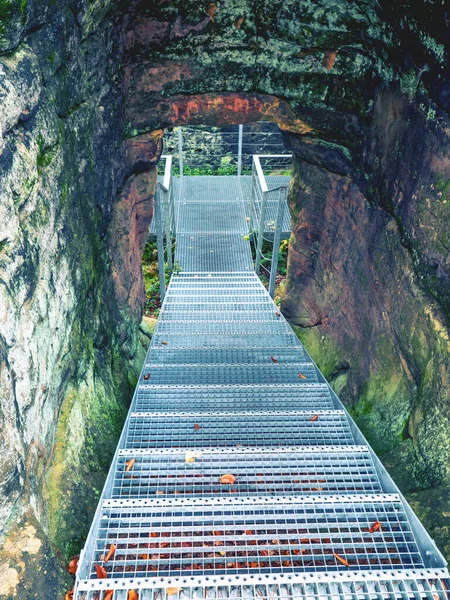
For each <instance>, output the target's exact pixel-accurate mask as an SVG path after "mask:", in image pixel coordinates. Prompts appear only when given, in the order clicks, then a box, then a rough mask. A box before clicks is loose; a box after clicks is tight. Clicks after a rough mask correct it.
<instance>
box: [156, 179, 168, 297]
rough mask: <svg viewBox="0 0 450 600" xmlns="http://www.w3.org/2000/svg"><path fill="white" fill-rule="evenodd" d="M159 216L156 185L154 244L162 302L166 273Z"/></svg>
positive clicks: (158, 187) (159, 190) (161, 225)
mask: <svg viewBox="0 0 450 600" xmlns="http://www.w3.org/2000/svg"><path fill="white" fill-rule="evenodd" d="M161 217H162V216H161V188H160V186H159V185H158V186H157V188H156V193H155V229H156V246H157V248H158V273H159V290H160V295H161V302H163V300H164V296H165V295H166V273H165V270H164V232H163V224H162V218H161Z"/></svg>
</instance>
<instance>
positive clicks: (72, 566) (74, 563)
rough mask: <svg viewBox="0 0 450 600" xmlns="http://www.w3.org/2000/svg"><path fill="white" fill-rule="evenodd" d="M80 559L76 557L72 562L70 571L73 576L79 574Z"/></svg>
mask: <svg viewBox="0 0 450 600" xmlns="http://www.w3.org/2000/svg"><path fill="white" fill-rule="evenodd" d="M78 558H79V557H78V556H75V558H72V560H71V561H70V563H69V566H68V571H69V573H70V574H71V575H75V573H76V572H77V567H78Z"/></svg>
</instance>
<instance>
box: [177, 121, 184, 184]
mask: <svg viewBox="0 0 450 600" xmlns="http://www.w3.org/2000/svg"><path fill="white" fill-rule="evenodd" d="M178 165H179V167H180V177H183V132H182V131H181V125H179V126H178Z"/></svg>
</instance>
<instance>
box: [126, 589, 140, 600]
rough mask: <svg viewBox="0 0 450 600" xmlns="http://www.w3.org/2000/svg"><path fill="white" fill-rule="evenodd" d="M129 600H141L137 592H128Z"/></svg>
mask: <svg viewBox="0 0 450 600" xmlns="http://www.w3.org/2000/svg"><path fill="white" fill-rule="evenodd" d="M128 600H139V596H138V594H137V592H136V591H135V590H128Z"/></svg>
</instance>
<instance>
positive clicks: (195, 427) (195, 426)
mask: <svg viewBox="0 0 450 600" xmlns="http://www.w3.org/2000/svg"><path fill="white" fill-rule="evenodd" d="M194 429H195V431H198V430H199V429H200V425H199V424H198V423H196V424H195V425H194Z"/></svg>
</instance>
